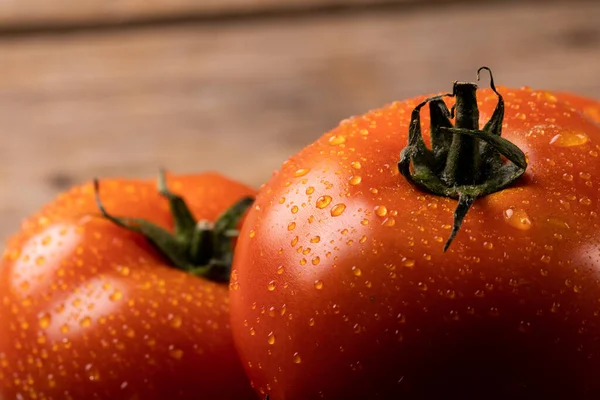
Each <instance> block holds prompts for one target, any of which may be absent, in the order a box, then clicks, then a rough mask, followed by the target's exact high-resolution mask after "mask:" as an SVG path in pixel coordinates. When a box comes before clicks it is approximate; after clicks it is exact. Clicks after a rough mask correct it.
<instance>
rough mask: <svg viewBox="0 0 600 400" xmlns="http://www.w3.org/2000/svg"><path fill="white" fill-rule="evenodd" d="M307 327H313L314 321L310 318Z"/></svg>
mask: <svg viewBox="0 0 600 400" xmlns="http://www.w3.org/2000/svg"><path fill="white" fill-rule="evenodd" d="M308 326H315V319H314V318H311V319H309V320H308Z"/></svg>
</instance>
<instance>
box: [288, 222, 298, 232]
mask: <svg viewBox="0 0 600 400" xmlns="http://www.w3.org/2000/svg"><path fill="white" fill-rule="evenodd" d="M287 229H288V231H293V230H294V229H296V223H295V222H290V223H289V224H288V227H287Z"/></svg>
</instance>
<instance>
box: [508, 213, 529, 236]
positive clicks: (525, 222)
mask: <svg viewBox="0 0 600 400" xmlns="http://www.w3.org/2000/svg"><path fill="white" fill-rule="evenodd" d="M504 221H505V222H506V223H507V224H508V225H510V226H512V227H513V228H517V229H520V230H523V231H526V230H529V229H531V227H532V222H531V219H530V218H529V215H528V214H527V212H526V211H525V210H523V209H521V208H509V209H507V210H504Z"/></svg>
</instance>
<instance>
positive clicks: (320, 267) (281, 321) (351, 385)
mask: <svg viewBox="0 0 600 400" xmlns="http://www.w3.org/2000/svg"><path fill="white" fill-rule="evenodd" d="M465 87H466V88H467V89H468V86H465V84H457V85H455V89H457V92H456V93H455V95H456V97H458V98H459V100H460V101H459V100H456V114H457V118H456V121H455V123H456V125H455V126H456V127H458V128H462V129H456V128H452V124H451V122H452V121H450V120H448V118H447V111H448V109H447V108H446V107H445V106H443V104H442V101H443V99H442V98H437V99H433V100H431V101H430V102H429V104H431V109H430V110H429V112H425V110H423V112H421V114H422V119H423V124H422V125H423V134H424V136H425V144H426V145H427V148H430V146H431V144H430V142H432V141H433V138H432V137H434V133H435V135H436V136H435V140H437V141H438V142H437V143H438V147H437V149H438V150H440V149H441V150H440V151H439V152H438V151H437V150H436V153H431V152H429V153H427V152H426V151H425V150H423V149H420V150H419V151H421V153H413V155H412V156H411V157H413V158H410V159H409V160H410V161H411V164H410V165H411V167H410V168H409V169H408V170H405V173H407V174H409V173H410V174H415V175H414V176H417V175H419V174H420V176H421V177H422V178H427V179H430V180H429V181H427V180H426V179H423V180H422V181H421V183H420V184H418V185H417V184H411V183H410V182H409V181H408V180H407V179H406V178H405V176H403V175H402V174H401V173H400V171H399V168H398V166H397V165H398V162H399V159H400V154H401V151H403V150H405V151H404V152H403V153H402V154H403V157H404V156H407V154H408V155H410V153H407V152H406V149H407V148H408V147H407V145H408V144H409V143H408V142H409V130H410V132H411V149H412V148H413V147H412V146H416V145H420V142H419V140H417V139H418V136H417V135H415V134H416V133H417V132H418V128H419V127H420V124H419V120H418V117H419V113H418V112H417V113H415V112H414V111H415V108H416V107H417V106H418V105H419V103H421V102H422V101H424V99H425V97H419V98H415V99H410V100H406V101H401V102H395V103H392V104H389V105H387V106H385V107H383V108H379V109H376V110H372V111H370V112H368V113H366V114H364V115H361V116H356V117H353V118H350V119H347V120H344V121H342V122H341V123H340V125H339V126H337V127H336V128H334V129H333V130H331V131H330V132H328V133H326V134H325V135H324V136H323V137H321V138H320V139H318V140H317V141H316V142H314V143H312V144H311V145H309V146H308V147H306V148H304V149H303V150H301V151H300V152H299V153H298V154H296V155H294V156H292V157H291V158H290V159H289V160H288V161H287V162H285V163H284V165H283V167H282V168H281V170H280V171H278V173H276V174H275V175H274V176H273V177H272V179H271V180H270V181H269V182H268V183H267V184H265V185H264V186H263V188H262V189H261V191H260V193H259V195H258V197H257V200H256V202H255V205H254V207H253V209H252V210H251V211H250V212H249V214H248V216H247V219H246V220H245V224H244V227H243V229H242V231H241V233H240V238H239V242H238V245H237V248H236V254H235V258H234V266H233V271H232V275H231V277H232V279H231V283H230V290H231V317H232V331H233V336H234V341H235V342H236V345H237V347H238V349H239V352H240V355H241V358H242V361H243V363H244V366H245V368H246V371H247V373H248V375H249V377H250V379H251V381H252V384H253V386H254V388H255V390H256V391H257V392H258V393H259V394H260V395H262V396H263V397H264V396H265V395H266V394H269V396H270V398H271V400H312V399H441V398H453V399H454V398H457V399H459V398H460V399H508V398H514V399H517V398H518V399H523V398H553V399H559V398H560V399H575V398H576V399H584V398H589V399H596V398H598V397H600V381H598V378H597V376H598V374H599V373H600V340H599V339H600V303H599V301H600V274H599V270H600V218H599V217H598V215H599V213H600V195H599V194H600V181H599V180H598V177H600V126H598V125H597V124H595V123H594V122H592V121H591V120H590V119H588V118H586V117H584V116H583V114H581V113H578V112H577V111H576V110H573V108H572V106H571V105H567V104H565V103H563V102H561V101H559V100H558V99H557V96H555V95H554V94H553V93H550V92H546V91H535V90H527V89H510V88H500V89H499V92H500V94H501V95H502V96H503V97H504V99H505V101H506V106H505V108H503V107H501V105H498V104H499V99H498V96H497V95H496V94H495V93H494V91H493V90H489V89H484V90H481V91H479V92H478V100H477V101H475V89H474V88H473V87H472V88H473V90H472V93H470V94H469V93H467V94H465V93H462V92H461V91H460V90H458V89H460V88H463V89H465ZM469 96H471V97H469ZM444 99H445V98H444ZM446 101H448V100H446ZM452 102H453V100H452V99H450V100H449V102H448V104H451V103H452ZM475 104H477V106H478V111H479V117H480V120H481V121H482V124H481V125H482V126H483V124H484V123H486V122H488V121H491V124H488V125H486V127H485V129H484V130H485V131H486V132H483V133H482V132H479V131H477V130H476V128H477V124H478V122H477V121H478V119H477V108H475V107H473V106H474V105H475ZM467 106H468V107H467ZM430 113H431V118H430ZM502 117H504V118H503V121H502ZM459 119H460V120H459ZM432 120H435V123H434V125H433V128H434V129H433V130H434V133H431V130H432V129H429V128H428V126H429V123H430V122H431V121H432ZM500 128H501V130H502V132H501V133H502V137H501V138H504V139H507V140H508V141H509V142H506V141H503V140H501V138H500V139H498V138H497V137H492V136H494V135H493V134H494V133H500ZM490 132H491V133H490ZM440 133H442V135H440ZM469 134H470V135H474V136H475V138H476V140H482V139H483V138H484V137H485V138H486V140H488V141H489V143H494V146H500V147H501V148H502V149H503V152H504V153H505V155H506V157H507V158H508V159H510V160H514V161H513V162H514V164H512V163H510V162H507V161H506V160H504V159H503V158H501V157H500V156H499V154H498V153H497V152H494V151H492V150H493V149H494V147H491V148H490V147H485V149H486V150H485V151H487V152H488V153H486V154H482V152H480V151H479V150H483V148H484V147H483V145H482V142H481V141H479V142H477V141H471V142H468V141H463V140H462V138H464V137H471V136H468V135H469ZM483 135H485V136H483ZM457 137H458V138H459V139H456V138H457ZM477 138H481V139H477ZM455 139H456V140H457V141H456V143H457V144H458V145H460V146H463V145H464V147H461V148H462V150H465V149H466V150H468V151H464V152H463V153H460V152H459V153H457V152H456V151H455V149H454V148H453V147H451V148H450V150H448V147H446V148H445V150H444V149H443V148H442V147H439V143H440V142H439V141H447V142H445V146H446V145H448V146H454V144H455ZM469 143H470V145H471V147H470V150H469V147H468V146H467V145H469ZM473 143H475V144H474V145H473ZM510 143H512V144H514V145H516V146H517V147H518V148H520V149H521V150H522V152H520V151H519V150H518V148H517V149H516V150H515V148H514V146H512V145H511V144H510ZM469 151H470V153H469ZM523 153H524V154H523ZM457 154H459V155H460V156H458V157H457ZM451 156H452V157H451ZM509 156H510V157H509ZM419 157H421V159H419ZM445 157H447V159H446V158H445ZM477 157H479V158H477ZM477 160H479V161H477ZM482 160H485V163H484V164H482V162H483V161H482ZM489 160H491V161H489ZM488 161H489V162H493V163H496V164H488ZM415 162H417V165H415ZM438 162H439V163H438ZM461 162H462V163H463V165H462V166H461V167H460V168H454V170H453V173H454V175H448V176H442V175H444V174H447V173H452V171H450V172H448V171H447V168H448V166H449V165H450V166H452V165H457V163H461ZM476 162H479V163H480V164H479V166H478V167H474V166H475V163H476ZM427 163H431V164H427ZM436 163H437V164H436ZM453 163H454V164H453ZM403 165H404V166H406V164H401V165H400V166H401V167H402V166H403ZM432 165H433V166H435V168H433V167H431V166H432ZM490 165H491V166H490ZM430 167H431V168H430ZM450 169H452V168H450ZM523 170H524V171H523ZM523 172H524V173H523ZM440 176H442V177H441V178H440ZM469 176H471V178H470V177H469ZM500 176H501V177H502V179H500V178H499V177H500ZM473 177H474V178H473ZM459 178H460V179H461V181H460V182H459ZM505 178H506V179H505ZM411 179H412V178H411ZM415 179H416V178H415ZM419 179H420V178H419ZM493 180H497V181H495V182H494V181H493ZM447 182H449V183H447ZM433 183H435V184H436V185H439V186H440V187H441V189H440V190H439V191H440V192H443V191H446V192H447V193H448V195H449V196H451V197H460V196H463V197H467V200H468V198H469V195H468V194H469V193H471V192H473V193H475V194H474V195H473V196H472V197H473V198H475V200H474V202H473V203H472V206H471V208H470V209H469V207H468V206H469V204H470V203H469V202H464V203H465V204H466V207H464V206H461V207H462V209H461V207H459V208H458V210H459V211H461V212H463V211H468V212H466V217H464V222H463V224H462V226H461V227H460V226H459V229H458V231H457V232H458V233H457V235H456V237H455V238H454V241H453V242H452V244H451V245H450V247H448V248H447V250H446V251H444V242H446V241H447V240H448V238H449V237H450V235H451V231H452V229H453V226H456V225H460V222H461V215H457V218H456V219H457V221H456V223H454V222H453V213H454V212H455V209H456V208H457V201H456V200H455V199H453V198H448V197H445V196H443V195H434V194H432V193H430V192H429V191H428V190H425V189H423V188H422V187H424V186H427V185H429V184H432V185H433ZM473 184H475V186H473ZM482 185H483V186H482ZM482 187H483V188H482ZM484 189H485V190H484ZM488 189H489V190H488ZM492 189H497V190H492ZM486 190H488V191H489V193H486ZM470 191H471V192H470ZM455 192H456V193H455ZM458 192H460V193H458ZM465 193H466V195H465ZM482 193H483V195H481V194H482ZM480 195H481V196H480ZM471 200H472V199H471ZM458 214H460V212H459V213H458Z"/></svg>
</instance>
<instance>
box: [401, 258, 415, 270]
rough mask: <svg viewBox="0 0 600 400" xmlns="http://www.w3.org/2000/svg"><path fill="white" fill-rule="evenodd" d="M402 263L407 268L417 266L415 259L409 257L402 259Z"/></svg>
mask: <svg viewBox="0 0 600 400" xmlns="http://www.w3.org/2000/svg"><path fill="white" fill-rule="evenodd" d="M402 265H403V266H405V267H407V268H412V267H414V266H415V260H411V259H409V258H407V259H405V260H403V261H402Z"/></svg>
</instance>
